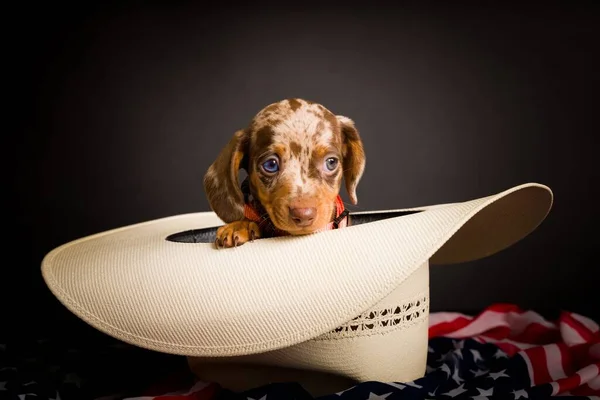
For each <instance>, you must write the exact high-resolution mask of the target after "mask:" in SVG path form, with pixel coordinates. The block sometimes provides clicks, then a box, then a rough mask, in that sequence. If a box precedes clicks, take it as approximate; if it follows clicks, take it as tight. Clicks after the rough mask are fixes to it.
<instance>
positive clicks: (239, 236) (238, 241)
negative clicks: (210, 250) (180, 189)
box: [215, 220, 260, 249]
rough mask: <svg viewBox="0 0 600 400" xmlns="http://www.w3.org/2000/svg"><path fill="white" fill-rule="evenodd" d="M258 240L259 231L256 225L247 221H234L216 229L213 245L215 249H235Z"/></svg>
mask: <svg viewBox="0 0 600 400" xmlns="http://www.w3.org/2000/svg"><path fill="white" fill-rule="evenodd" d="M258 238H260V229H259V228H258V225H257V224H256V223H254V222H252V221H248V220H243V221H235V222H231V223H229V224H227V225H223V226H221V227H220V228H219V229H217V238H216V240H215V245H216V247H217V249H218V248H221V247H237V246H241V245H243V244H244V243H246V242H248V241H250V242H251V241H253V240H254V239H258Z"/></svg>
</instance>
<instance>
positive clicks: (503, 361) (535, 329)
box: [0, 304, 600, 400]
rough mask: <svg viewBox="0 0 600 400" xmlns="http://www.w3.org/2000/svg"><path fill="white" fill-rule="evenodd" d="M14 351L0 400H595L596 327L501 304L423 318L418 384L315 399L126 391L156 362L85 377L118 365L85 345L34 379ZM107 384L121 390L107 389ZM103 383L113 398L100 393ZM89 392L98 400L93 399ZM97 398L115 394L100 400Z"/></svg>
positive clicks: (599, 354)
mask: <svg viewBox="0 0 600 400" xmlns="http://www.w3.org/2000/svg"><path fill="white" fill-rule="evenodd" d="M68 346H71V344H68ZM14 347H15V346H11V345H10V344H8V345H6V344H4V345H0V400H3V399H11V400H13V399H14V400H33V399H35V400H39V399H42V400H45V399H48V400H50V399H52V400H58V399H60V400H71V399H77V400H87V399H94V400H283V399H286V400H287V399H298V400H305V399H306V400H315V399H318V400H376V399H386V400H397V399H400V400H405V399H452V398H455V399H480V400H485V399H528V400H538V399H548V398H551V397H553V396H574V397H575V396H576V397H577V398H588V399H594V400H600V330H599V327H598V324H597V323H596V322H594V321H592V320H591V319H589V318H586V317H584V316H582V315H579V314H576V313H572V312H563V313H561V314H560V316H559V317H558V318H557V320H556V321H549V320H546V319H544V318H543V317H542V316H541V315H540V314H538V313H536V312H534V311H530V310H522V309H520V308H519V307H517V306H515V305H510V304H495V305H492V306H490V307H488V308H487V309H485V310H483V311H482V312H481V313H480V314H478V315H475V316H469V315H464V314H460V313H452V312H438V313H431V314H430V327H429V348H428V359H427V371H426V374H425V376H423V377H422V378H420V379H417V380H415V381H413V382H363V383H360V384H357V385H356V386H353V387H349V388H347V389H346V390H344V391H341V392H339V393H331V394H329V395H327V396H320V397H316V398H315V397H312V396H311V395H310V394H309V393H307V392H306V391H305V390H304V389H303V388H302V387H301V386H300V385H298V384H296V383H278V384H270V385H267V386H262V387H257V388H254V389H251V390H248V391H246V392H243V393H234V392H231V391H229V390H226V389H223V388H221V387H220V386H219V385H217V384H216V383H212V382H202V381H197V380H196V381H194V380H193V377H191V376H190V375H189V370H186V369H184V370H182V371H180V372H175V373H174V374H172V375H170V376H169V377H166V376H164V373H163V375H160V374H159V375H158V376H159V378H160V379H159V380H158V382H156V380H155V379H154V378H153V381H154V384H152V386H151V387H148V384H147V383H143V384H142V389H132V387H139V386H134V385H133V384H134V382H133V379H134V378H133V376H134V375H135V373H134V372H129V373H128V371H132V370H135V369H139V368H140V365H141V364H144V365H147V367H148V368H150V369H152V368H153V369H156V368H157V367H158V366H159V365H160V363H157V362H156V361H154V362H151V361H148V362H139V361H136V362H134V363H132V364H131V366H120V365H119V364H123V362H118V364H117V363H116V362H115V361H111V362H112V363H113V364H114V365H113V364H109V365H110V366H109V367H108V368H102V369H99V368H90V367H89V366H86V364H85V363H86V362H87V363H89V364H92V365H98V364H99V360H100V359H101V357H102V355H101V354H105V355H104V357H105V358H106V359H109V360H118V357H119V354H118V353H114V354H113V353H111V352H108V353H106V349H103V350H98V348H99V346H97V345H96V344H95V343H94V344H90V346H89V348H90V350H89V351H92V349H93V352H94V353H87V354H86V352H85V351H81V352H80V353H81V355H79V356H77V357H75V358H73V359H72V361H69V363H68V365H67V364H65V362H64V361H52V363H50V361H51V357H49V356H48V354H53V355H56V354H60V359H61V360H62V359H63V358H64V357H65V356H64V354H65V353H68V354H72V355H75V354H77V353H76V352H74V350H73V349H69V351H68V352H64V351H62V350H60V349H55V348H52V347H51V348H50V349H49V350H48V351H45V354H46V355H45V356H44V358H43V360H42V361H41V362H38V364H43V366H44V369H40V370H39V373H37V374H36V373H32V371H33V369H32V368H31V367H26V365H28V364H27V362H29V363H30V361H26V360H27V357H29V358H31V355H32V353H33V355H35V354H36V352H37V353H39V354H41V352H40V350H35V349H33V347H32V346H29V345H27V346H25V347H23V346H21V348H26V351H24V352H23V353H18V354H23V355H22V356H21V360H20V359H19V357H16V356H15V354H17V352H12V353H11V351H10V349H11V348H14ZM109 347H110V348H111V349H116V348H119V349H120V350H119V351H121V352H137V351H140V352H141V353H140V354H141V355H142V356H143V357H146V356H147V355H148V354H149V353H152V352H143V351H141V350H139V349H132V347H127V345H123V344H118V345H114V344H112V345H110V346H109ZM32 349H33V350H32ZM39 354H38V358H40V359H41V357H39ZM121 355H122V354H121ZM52 357H54V356H52ZM125 358H126V357H122V359H125ZM2 361H4V363H2ZM38 361H39V360H38ZM399 362H401V361H399ZM53 363H56V364H59V365H53ZM67 368H71V369H67ZM164 370H165V369H164V368H163V371H164ZM166 370H167V371H168V369H166ZM49 371H55V372H56V373H54V372H53V373H54V375H52V374H51V373H50V372H49ZM86 372H88V376H87V377H86V375H85V374H86ZM136 372H139V371H136ZM142 375H143V374H142ZM190 378H192V380H190ZM116 381H119V382H118V383H119V384H121V387H122V388H123V390H117V387H118V385H116V383H117V382H116ZM86 382H87V383H86ZM111 384H113V385H112V386H114V389H112V388H111V389H109V387H112V386H111ZM94 388H97V389H99V390H100V391H102V392H103V395H102V396H100V395H93V392H94ZM107 390H108V391H109V393H115V394H112V395H106V393H107Z"/></svg>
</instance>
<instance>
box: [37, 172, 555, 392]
mask: <svg viewBox="0 0 600 400" xmlns="http://www.w3.org/2000/svg"><path fill="white" fill-rule="evenodd" d="M552 200H553V196H552V192H551V190H550V189H549V188H548V187H546V186H543V185H539V184H535V183H531V184H525V185H521V186H517V187H513V188H511V189H509V190H506V191H503V192H501V193H498V194H496V195H492V196H489V197H484V198H479V199H476V200H471V201H466V202H462V203H453V204H440V205H435V206H429V207H419V208H413V209H407V210H386V211H374V212H357V213H352V214H351V216H352V226H350V227H347V228H343V229H339V230H331V231H325V232H321V233H317V234H313V235H308V236H301V237H278V238H270V239H260V240H256V241H255V242H253V243H247V244H245V245H243V246H241V247H238V248H232V249H220V250H217V249H215V247H214V246H213V243H212V242H213V240H214V235H215V231H216V227H217V226H219V225H221V224H222V221H221V220H220V219H218V217H217V216H216V215H215V214H214V213H212V212H200V213H194V214H185V215H177V216H173V217H169V218H163V219H158V220H154V221H149V222H144V223H140V224H136V225H131V226H126V227H123V228H119V229H115V230H111V231H107V232H103V233H99V234H96V235H93V236H89V237H85V238H82V239H79V240H76V241H73V242H71V243H67V244H65V245H63V246H61V247H58V248H56V249H54V250H52V251H51V252H50V253H49V254H48V255H47V256H46V257H45V258H44V260H43V262H42V273H43V277H44V279H45V282H46V283H47V285H48V287H49V288H50V290H51V291H52V293H53V294H54V295H55V296H56V297H57V298H58V299H59V300H60V301H61V302H62V304H64V305H65V307H67V308H68V309H69V310H70V311H71V312H73V313H74V314H75V315H76V316H77V317H79V318H81V319H82V320H84V321H85V322H87V323H89V324H90V325H91V326H93V327H95V328H96V329H98V330H100V331H102V332H104V333H106V334H108V335H111V336H113V337H115V338H117V339H120V340H122V341H124V342H127V343H130V344H133V345H136V346H139V347H143V348H147V349H151V350H156V351H160V352H166V353H171V354H181V355H185V356H189V360H190V365H192V366H193V367H194V368H196V370H198V371H202V370H203V369H202V366H206V365H227V366H229V367H231V366H233V365H237V366H238V367H239V368H244V365H246V366H248V365H251V366H254V367H252V368H250V369H248V368H247V369H246V370H245V371H246V372H244V373H243V377H244V379H245V378H247V377H248V375H246V374H247V373H249V372H248V371H250V370H253V371H256V369H255V367H257V366H258V367H261V366H262V367H275V368H276V369H277V370H279V371H285V370H296V371H299V372H298V373H302V372H300V371H305V372H306V371H309V372H310V371H312V372H318V373H331V374H334V375H337V376H339V377H343V378H349V379H353V380H356V381H366V380H377V381H396V382H397V381H404V382H406V381H411V380H413V379H417V378H419V377H421V376H423V374H424V373H425V362H426V357H427V341H428V315H429V275H428V274H429V264H430V263H431V264H449V263H458V262H464V261H471V260H475V259H479V258H482V257H485V256H489V255H491V254H493V253H495V252H498V251H500V250H502V249H505V248H506V247H508V246H510V245H512V244H514V243H515V242H517V241H518V240H520V239H522V238H523V237H524V236H526V235H527V234H529V233H530V232H531V231H533V230H534V229H535V228H536V227H537V226H538V225H539V224H540V223H541V222H542V221H543V220H544V218H545V217H546V215H547V213H548V212H549V210H550V208H551V205H552ZM223 363H224V364H223ZM282 367H285V368H282ZM211 370H212V371H214V369H213V367H210V368H205V369H204V370H203V371H205V372H207V371H211ZM242 370H243V369H240V371H242ZM229 374H230V376H231V374H234V372H231V371H230V372H229ZM269 379H271V380H273V379H274V378H273V377H272V376H271V377H270V378H269ZM290 379H291V378H290ZM256 383H257V382H248V384H249V385H251V384H256Z"/></svg>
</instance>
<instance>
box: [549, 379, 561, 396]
mask: <svg viewBox="0 0 600 400" xmlns="http://www.w3.org/2000/svg"><path fill="white" fill-rule="evenodd" d="M550 386H552V396H556V394H557V393H558V391H559V390H560V385H559V384H558V382H550Z"/></svg>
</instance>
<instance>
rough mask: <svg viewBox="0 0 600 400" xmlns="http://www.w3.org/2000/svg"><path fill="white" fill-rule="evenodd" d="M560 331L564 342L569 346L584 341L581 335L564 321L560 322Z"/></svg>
mask: <svg viewBox="0 0 600 400" xmlns="http://www.w3.org/2000/svg"><path fill="white" fill-rule="evenodd" d="M560 333H561V335H562V337H563V340H564V342H565V343H566V344H567V345H569V346H573V345H575V344H581V343H585V340H584V339H583V338H582V337H581V335H580V334H579V333H577V331H576V330H575V329H573V328H571V326H569V324H567V323H565V322H561V324H560Z"/></svg>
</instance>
